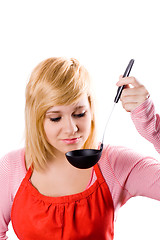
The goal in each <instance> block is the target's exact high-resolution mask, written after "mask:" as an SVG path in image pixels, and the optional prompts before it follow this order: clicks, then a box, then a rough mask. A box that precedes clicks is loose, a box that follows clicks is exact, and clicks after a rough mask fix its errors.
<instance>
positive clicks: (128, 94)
mask: <svg viewBox="0 0 160 240" xmlns="http://www.w3.org/2000/svg"><path fill="white" fill-rule="evenodd" d="M116 85H117V86H118V87H119V86H123V85H125V88H124V89H123V91H122V94H121V98H120V100H121V102H122V106H123V108H124V109H125V110H126V111H127V112H131V111H133V110H134V109H135V108H136V107H138V106H139V105H141V104H142V103H143V102H144V101H145V100H146V99H147V98H148V97H149V92H148V91H147V89H146V88H145V86H144V85H142V84H140V82H138V81H137V79H136V78H135V77H125V78H123V77H122V76H120V77H119V81H118V82H117V84H116Z"/></svg>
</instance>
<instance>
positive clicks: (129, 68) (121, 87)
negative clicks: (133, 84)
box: [114, 59, 134, 103]
mask: <svg viewBox="0 0 160 240" xmlns="http://www.w3.org/2000/svg"><path fill="white" fill-rule="evenodd" d="M133 63H134V59H131V60H130V62H129V64H128V66H127V68H126V70H125V72H124V74H123V77H128V76H129V74H130V71H131V69H132V66H133ZM124 87H125V85H123V86H120V87H119V88H118V90H117V94H116V96H115V99H114V102H115V103H118V101H119V99H120V97H121V93H122V90H123V89H124Z"/></svg>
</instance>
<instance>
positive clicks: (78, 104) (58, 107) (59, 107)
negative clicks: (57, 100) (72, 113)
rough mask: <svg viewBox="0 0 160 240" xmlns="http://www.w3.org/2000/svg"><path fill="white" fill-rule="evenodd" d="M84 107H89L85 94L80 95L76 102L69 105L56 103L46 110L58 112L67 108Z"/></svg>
mask: <svg viewBox="0 0 160 240" xmlns="http://www.w3.org/2000/svg"><path fill="white" fill-rule="evenodd" d="M85 107H87V108H88V107H89V101H88V96H87V94H85V95H83V96H81V97H80V98H79V99H78V100H77V101H76V102H74V103H73V104H70V105H56V106H52V107H51V108H49V109H48V111H47V113H48V112H60V111H63V110H67V109H73V110H76V109H80V108H85Z"/></svg>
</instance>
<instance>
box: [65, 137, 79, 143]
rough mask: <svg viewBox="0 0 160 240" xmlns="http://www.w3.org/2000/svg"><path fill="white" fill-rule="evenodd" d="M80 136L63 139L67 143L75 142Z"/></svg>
mask: <svg viewBox="0 0 160 240" xmlns="http://www.w3.org/2000/svg"><path fill="white" fill-rule="evenodd" d="M79 139H80V137H77V138H68V139H62V141H63V142H64V143H66V144H75V143H77V142H78V141H79Z"/></svg>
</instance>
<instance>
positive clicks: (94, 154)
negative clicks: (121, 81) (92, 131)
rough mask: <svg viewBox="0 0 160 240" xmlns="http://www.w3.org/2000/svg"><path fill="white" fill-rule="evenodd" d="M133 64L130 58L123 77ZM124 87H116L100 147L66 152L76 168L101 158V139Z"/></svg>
mask: <svg viewBox="0 0 160 240" xmlns="http://www.w3.org/2000/svg"><path fill="white" fill-rule="evenodd" d="M133 64H134V59H131V60H130V62H129V64H128V66H127V68H126V70H125V72H124V74H123V77H128V76H129V74H130V71H131V69H132V66H133ZM124 87H125V85H123V86H120V87H118V90H117V94H116V97H115V99H114V106H113V108H112V111H111V113H110V116H109V118H108V121H107V123H106V126H105V129H104V133H103V138H102V143H101V145H100V149H79V150H73V151H70V152H67V153H66V154H65V155H66V158H67V160H68V161H69V163H70V164H71V165H73V166H74V167H76V168H80V169H87V168H91V167H93V166H94V165H95V164H96V163H97V162H98V161H99V159H100V158H101V155H102V150H103V140H104V135H105V131H106V127H107V125H108V122H109V119H110V117H111V115H112V112H113V110H114V107H115V104H116V103H118V101H119V99H120V96H121V93H122V90H123V88H124Z"/></svg>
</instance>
